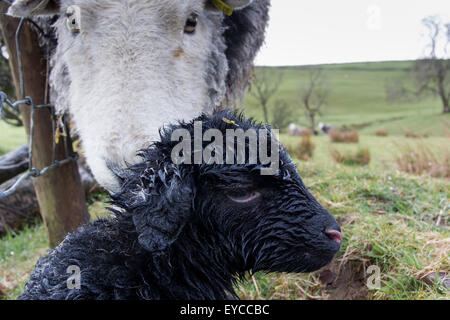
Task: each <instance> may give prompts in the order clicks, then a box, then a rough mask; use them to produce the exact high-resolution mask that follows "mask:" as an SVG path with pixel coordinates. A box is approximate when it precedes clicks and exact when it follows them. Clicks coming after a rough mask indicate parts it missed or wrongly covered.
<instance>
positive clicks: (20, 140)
mask: <svg viewBox="0 0 450 320" xmlns="http://www.w3.org/2000/svg"><path fill="white" fill-rule="evenodd" d="M26 141H27V136H26V133H25V129H24V128H23V127H22V128H17V127H13V126H10V125H8V124H6V123H5V122H3V121H0V155H2V154H5V153H7V152H10V151H13V150H14V149H16V148H17V147H18V146H20V145H22V144H24V143H26Z"/></svg>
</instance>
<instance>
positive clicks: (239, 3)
mask: <svg viewBox="0 0 450 320" xmlns="http://www.w3.org/2000/svg"><path fill="white" fill-rule="evenodd" d="M209 2H210V4H211V5H212V6H213V8H215V9H217V10H220V11H222V12H223V13H225V14H226V15H228V16H231V14H232V13H233V11H234V10H239V9H242V8H245V7H246V6H248V5H249V4H251V3H252V2H253V0H209Z"/></svg>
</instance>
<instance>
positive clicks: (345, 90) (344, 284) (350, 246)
mask: <svg viewBox="0 0 450 320" xmlns="http://www.w3.org/2000/svg"><path fill="white" fill-rule="evenodd" d="M409 64H410V63H409V62H399V63H371V64H364V63H363V64H351V65H330V66H326V68H327V70H328V71H329V72H330V77H331V79H330V80H331V83H332V86H333V87H332V90H333V91H332V92H333V93H332V96H331V97H330V98H331V99H330V101H331V102H332V103H331V102H330V104H329V105H328V106H327V107H326V109H325V110H324V112H323V116H322V117H321V118H320V119H319V121H323V122H326V123H329V124H332V125H335V126H342V125H347V127H351V126H353V127H352V128H353V129H356V130H358V132H359V143H354V144H334V143H332V142H331V141H330V138H329V137H328V136H324V135H322V136H312V137H310V138H309V141H308V145H309V149H308V150H313V151H314V152H312V151H311V153H310V156H309V157H307V158H309V161H303V160H300V159H298V158H297V157H296V155H295V152H294V151H292V154H293V158H294V160H295V161H296V163H297V165H298V170H299V172H300V174H301V175H302V178H303V180H304V182H305V184H306V185H307V186H308V187H309V189H310V190H311V192H312V193H313V194H314V195H315V196H316V197H317V199H318V201H319V202H320V203H321V204H322V205H323V206H325V207H326V208H327V209H328V210H329V211H330V212H331V213H332V214H333V215H334V216H335V217H336V218H337V220H338V221H339V223H340V224H341V227H342V230H343V234H344V239H343V243H342V249H341V251H340V252H339V254H338V255H337V257H336V258H335V259H334V261H333V262H332V264H331V265H329V266H327V267H326V268H324V270H329V271H330V272H331V274H334V275H335V277H336V279H335V281H334V282H333V284H331V285H326V284H324V283H322V281H321V280H320V278H321V277H322V275H323V274H324V273H325V272H324V270H321V271H319V272H314V273H311V274H303V275H301V274H269V275H267V274H263V273H257V274H255V275H253V276H250V275H249V276H248V279H247V280H248V281H245V282H243V283H240V284H239V285H238V286H237V290H238V292H239V295H240V297H241V298H243V299H449V298H450V295H449V292H448V290H447V289H445V288H444V287H443V286H442V284H441V283H439V282H438V281H436V282H435V283H434V284H433V283H431V284H430V283H429V282H425V281H423V280H421V279H422V278H423V277H424V276H426V275H430V274H433V273H444V274H446V275H449V273H450V259H449V252H450V240H449V239H450V228H449V213H450V212H449V196H450V191H449V190H450V180H449V179H448V178H433V177H431V176H430V175H429V174H427V173H424V174H422V175H417V174H413V173H408V172H403V171H401V170H400V169H401V166H400V165H399V164H398V163H397V159H398V157H400V156H401V150H400V149H401V148H400V147H399V146H405V145H408V144H413V143H423V144H425V145H426V148H427V149H429V150H430V151H431V152H432V153H433V156H434V157H435V158H436V159H439V160H441V159H445V155H446V154H447V151H446V148H444V146H449V145H450V144H449V142H450V139H449V137H448V136H447V135H448V134H449V129H448V127H449V123H450V117H449V116H448V115H446V116H442V115H441V114H440V112H441V108H440V105H439V103H438V101H437V100H435V99H432V98H430V99H428V100H423V101H418V102H415V103H409V104H403V103H397V104H393V105H388V104H387V103H386V102H385V99H384V82H385V79H388V78H395V77H399V76H401V75H402V74H403V73H404V72H405V70H406V69H407V67H408V66H409ZM275 71H276V72H277V71H278V70H275ZM285 71H286V75H285V82H284V83H283V86H282V88H281V91H280V93H279V97H278V98H285V99H286V100H287V101H288V102H289V103H290V104H291V105H292V106H294V105H295V101H296V95H295V88H296V87H297V86H298V85H299V83H300V82H301V81H302V79H304V70H303V69H302V68H286V69H285ZM252 99H253V98H252V97H250V96H249V97H248V98H247V100H246V105H247V108H246V109H245V112H246V114H247V115H248V116H255V117H256V118H257V119H259V120H261V119H262V118H261V113H260V110H259V108H258V107H257V105H256V104H255V101H253V100H252ZM293 114H294V117H295V122H297V123H298V124H304V123H306V122H305V117H304V114H303V112H302V111H301V110H300V109H295V110H294V112H293ZM297 120H298V121H297ZM405 128H407V129H408V130H410V131H411V132H413V133H415V134H417V135H419V136H421V138H419V139H410V138H406V137H405V130H404V129H405ZM380 129H383V130H384V131H385V132H387V133H388V135H387V136H386V135H384V134H382V135H376V131H377V130H380ZM424 135H427V136H428V137H427V138H423V136H424ZM280 139H281V141H282V143H283V144H285V145H287V146H297V147H300V143H301V139H302V138H301V137H291V136H287V135H283V134H282V135H281V136H280ZM24 141H25V136H24V133H23V129H16V128H10V127H7V126H6V125H5V124H2V123H0V149H1V150H3V152H6V151H10V150H12V149H14V148H16V147H17V146H19V145H20V144H21V143H23V142H24ZM312 146H314V148H312ZM362 146H364V148H367V149H368V150H370V159H371V160H370V163H369V164H367V165H366V166H362V167H361V166H348V165H344V164H340V163H336V162H335V161H334V160H333V158H332V154H331V151H332V150H337V151H338V152H339V153H341V154H347V153H350V154H352V153H356V152H357V151H358V150H360V149H361V148H362ZM0 152H1V151H0ZM302 154H303V153H302ZM105 199H106V196H105V195H104V194H97V195H95V196H93V197H91V198H90V199H89V201H88V204H89V211H90V213H91V216H92V218H93V219H95V218H97V217H99V216H104V215H105V214H106V209H105V206H106V205H105V204H104V201H105ZM46 250H47V243H46V235H45V230H44V228H43V226H42V224H37V225H36V226H35V227H27V228H25V230H23V231H21V232H20V233H18V234H11V233H10V234H8V235H7V236H6V237H4V238H2V239H0V291H3V292H4V293H6V295H5V296H4V297H3V298H4V299H14V298H16V297H17V295H18V294H19V293H20V292H21V291H22V289H23V285H24V283H25V282H26V278H27V276H28V274H29V272H30V271H31V270H32V268H33V265H34V263H35V262H36V261H37V259H38V258H39V256H41V255H43V254H45V252H46ZM372 265H373V266H377V267H378V268H379V270H380V276H381V283H380V285H381V286H380V287H379V288H376V289H369V288H368V287H367V286H366V282H367V280H368V279H367V274H365V271H366V270H367V268H368V267H369V266H372Z"/></svg>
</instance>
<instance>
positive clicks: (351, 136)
mask: <svg viewBox="0 0 450 320" xmlns="http://www.w3.org/2000/svg"><path fill="white" fill-rule="evenodd" d="M329 135H330V138H331V142H337V143H358V142H359V134H358V131H356V130H348V131H339V130H335V129H333V130H331V131H330V133H329Z"/></svg>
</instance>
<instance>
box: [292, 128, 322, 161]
mask: <svg viewBox="0 0 450 320" xmlns="http://www.w3.org/2000/svg"><path fill="white" fill-rule="evenodd" d="M286 149H287V151H288V152H289V153H290V154H291V155H294V156H295V157H297V158H298V159H299V160H305V161H307V160H311V159H312V157H313V154H314V150H315V149H316V145H315V144H314V142H313V141H312V139H311V134H306V135H303V136H302V138H301V140H299V141H297V142H295V143H293V144H287V145H286Z"/></svg>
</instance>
